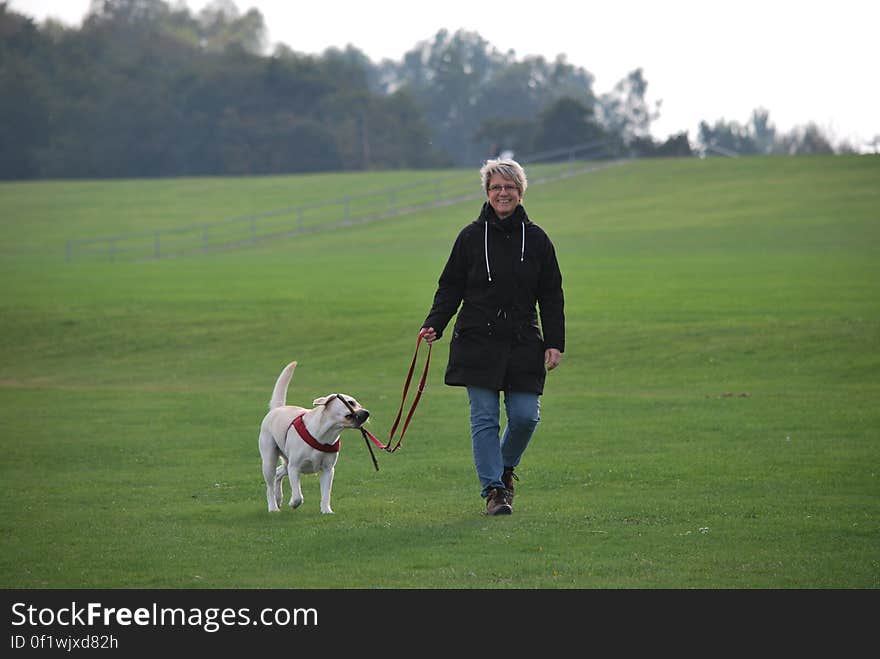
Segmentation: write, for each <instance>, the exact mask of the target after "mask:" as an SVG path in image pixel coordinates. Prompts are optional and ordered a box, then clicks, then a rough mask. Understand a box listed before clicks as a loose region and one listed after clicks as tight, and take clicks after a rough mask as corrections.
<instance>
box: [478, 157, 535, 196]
mask: <svg viewBox="0 0 880 659" xmlns="http://www.w3.org/2000/svg"><path fill="white" fill-rule="evenodd" d="M495 174H500V175H501V176H503V177H504V178H506V179H507V180H509V181H513V182H514V183H515V184H516V187H517V188H518V189H519V193H520V194H521V195H522V194H525V191H526V188H527V187H529V181H528V179H527V178H526V172H525V170H524V169H523V168H522V165H520V164H519V163H518V162H517V161H516V160H513V159H511V158H498V159H497V160H487V161H486V163H485V164H484V165H483V166H482V167H480V180H481V181H482V184H483V192H485V193H486V194H489V180H490V179H491V178H492V177H493V176H495Z"/></svg>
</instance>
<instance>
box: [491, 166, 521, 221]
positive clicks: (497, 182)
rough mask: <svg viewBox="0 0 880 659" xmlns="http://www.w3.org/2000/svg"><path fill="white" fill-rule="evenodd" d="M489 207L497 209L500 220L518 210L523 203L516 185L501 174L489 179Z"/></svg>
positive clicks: (496, 212)
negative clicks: (518, 206) (520, 203)
mask: <svg viewBox="0 0 880 659" xmlns="http://www.w3.org/2000/svg"><path fill="white" fill-rule="evenodd" d="M488 188H489V190H488V193H487V194H488V196H489V205H491V206H492V208H494V209H495V214H496V215H497V216H498V219H501V220H503V219H504V218H505V217H507V216H508V215H510V214H511V213H513V211H515V210H516V207H517V204H519V202H520V201H522V195H521V194H520V192H519V189H517V187H516V183H514V182H513V181H511V180H510V179H508V178H504V177H503V176H501V174H493V175H492V178H490V179H489V186H488Z"/></svg>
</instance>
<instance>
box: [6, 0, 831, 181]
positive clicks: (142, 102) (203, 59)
mask: <svg viewBox="0 0 880 659" xmlns="http://www.w3.org/2000/svg"><path fill="white" fill-rule="evenodd" d="M266 33H267V31H266V26H265V23H264V20H263V17H262V15H261V14H260V12H259V11H258V10H256V9H250V10H248V11H247V12H245V13H241V12H240V11H239V10H238V8H237V7H236V5H235V3H234V2H233V1H232V0H215V1H214V2H212V3H211V4H209V5H207V6H206V7H205V8H203V9H202V10H201V11H199V12H197V13H193V12H191V11H190V10H189V9H188V8H187V7H186V6H184V5H182V4H180V3H175V4H170V3H169V2H165V1H164V0H92V3H91V6H90V10H89V12H88V14H87V15H86V16H85V18H84V19H83V21H82V24H81V25H80V26H78V27H67V26H64V25H62V24H60V23H57V22H55V21H52V20H47V21H44V22H43V23H42V24H37V23H35V22H34V20H33V19H31V18H29V17H28V16H26V15H23V14H20V13H17V12H14V11H12V10H10V9H9V7H8V3H7V2H2V3H0V178H2V179H29V178H70V177H77V178H106V177H147V176H150V177H155V176H182V175H217V174H230V175H244V174H269V173H296V172H314V171H335V170H368V169H396V168H431V167H449V166H460V165H472V164H475V163H478V162H480V161H481V160H483V159H485V158H486V157H490V156H494V155H497V154H498V153H500V152H502V151H512V152H515V153H517V154H523V155H525V154H539V153H546V154H549V155H548V156H547V157H548V158H552V157H554V155H553V154H563V153H564V152H565V149H566V148H569V147H571V146H572V145H588V146H589V147H590V148H589V149H588V150H587V151H586V152H583V153H582V154H581V157H584V156H586V157H592V158H608V157H621V156H627V155H636V156H658V155H661V156H688V155H692V153H693V150H692V147H691V144H690V141H689V139H688V136H687V133H682V134H680V135H675V136H672V137H670V138H669V139H667V140H665V141H662V142H656V141H655V140H654V139H653V138H652V137H651V134H650V125H651V121H652V120H653V119H656V118H657V116H658V114H657V113H658V109H657V108H656V107H654V108H652V107H650V106H649V105H648V103H647V102H646V100H645V92H646V90H647V81H646V80H645V79H644V77H643V74H642V71H641V69H637V70H635V71H633V72H631V73H630V74H629V75H628V76H627V77H626V78H624V79H623V80H621V81H620V82H619V83H618V84H617V85H615V86H614V88H613V89H612V90H611V91H610V92H608V93H605V94H599V95H597V94H596V93H595V92H594V91H593V82H594V78H593V76H592V75H591V74H590V73H589V72H588V71H587V70H586V69H584V68H581V67H577V66H574V65H572V64H570V63H569V62H567V61H566V58H565V56H564V55H559V56H557V57H556V58H555V59H554V60H547V59H545V58H543V57H539V56H535V57H526V58H524V59H517V58H516V56H515V54H514V53H513V52H507V53H502V52H499V51H498V50H497V49H495V48H494V47H493V46H492V45H491V44H489V43H488V42H487V41H485V40H484V39H483V38H482V37H481V36H480V35H479V34H477V33H473V32H466V31H458V32H455V33H450V32H449V31H447V30H440V31H439V32H437V34H436V35H435V36H434V37H433V38H432V39H429V40H426V41H422V42H419V43H417V44H415V46H414V47H413V48H412V49H411V50H410V51H409V52H407V53H406V54H405V55H404V56H403V58H402V60H401V61H399V62H394V61H391V60H383V61H382V62H379V63H374V62H372V61H371V60H370V59H369V58H368V57H367V56H366V55H365V54H364V53H362V52H361V51H359V50H358V49H357V48H355V47H353V46H349V47H347V48H346V49H344V50H341V49H336V48H331V49H328V50H326V51H325V52H324V53H322V54H321V55H306V54H301V53H297V52H296V51H294V50H293V49H291V48H290V47H289V46H286V45H283V44H280V45H278V46H276V47H275V49H274V51H273V52H272V53H271V54H270V55H266V54H264V51H265V48H266V43H265V42H266ZM698 140H699V141H698V148H705V147H717V148H716V150H719V151H721V150H725V149H729V150H735V151H738V152H743V151H744V150H745V151H746V152H768V153H769V152H783V151H784V152H787V153H797V152H801V151H802V150H806V151H808V152H817V151H833V149H832V147H831V145H830V143H828V140H826V139H825V138H824V137H823V136H822V135H821V132H820V131H817V130H811V131H809V134H808V135H805V134H792V135H776V134H775V132H774V131H773V130H772V125H770V124H769V119H768V117H767V115H766V113H764V114H761V111H757V110H756V113H755V116H754V117H753V123H752V124H751V125H748V126H745V127H741V126H739V125H737V124H726V123H724V122H716V124H714V125H713V126H710V125H709V124H705V123H704V124H703V125H701V127H700V135H699V136H698ZM780 145H784V146H780ZM560 157H562V156H560Z"/></svg>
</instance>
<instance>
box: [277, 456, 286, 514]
mask: <svg viewBox="0 0 880 659" xmlns="http://www.w3.org/2000/svg"><path fill="white" fill-rule="evenodd" d="M285 476H287V460H285V459H284V457H283V456H282V458H281V464H280V465H278V467H277V468H276V469H275V503H276V504H277V505H279V506H280V505H281V501H282V500H283V499H284V488H283V487H282V486H281V481H282V480H283V479H284V477H285Z"/></svg>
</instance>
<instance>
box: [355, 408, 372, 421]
mask: <svg viewBox="0 0 880 659" xmlns="http://www.w3.org/2000/svg"><path fill="white" fill-rule="evenodd" d="M354 418H355V419H357V422H358V423H359V424H361V423H365V422H366V420H367V419H369V418H370V410H364V409H360V410H358V411H357V412H355V413H354Z"/></svg>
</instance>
